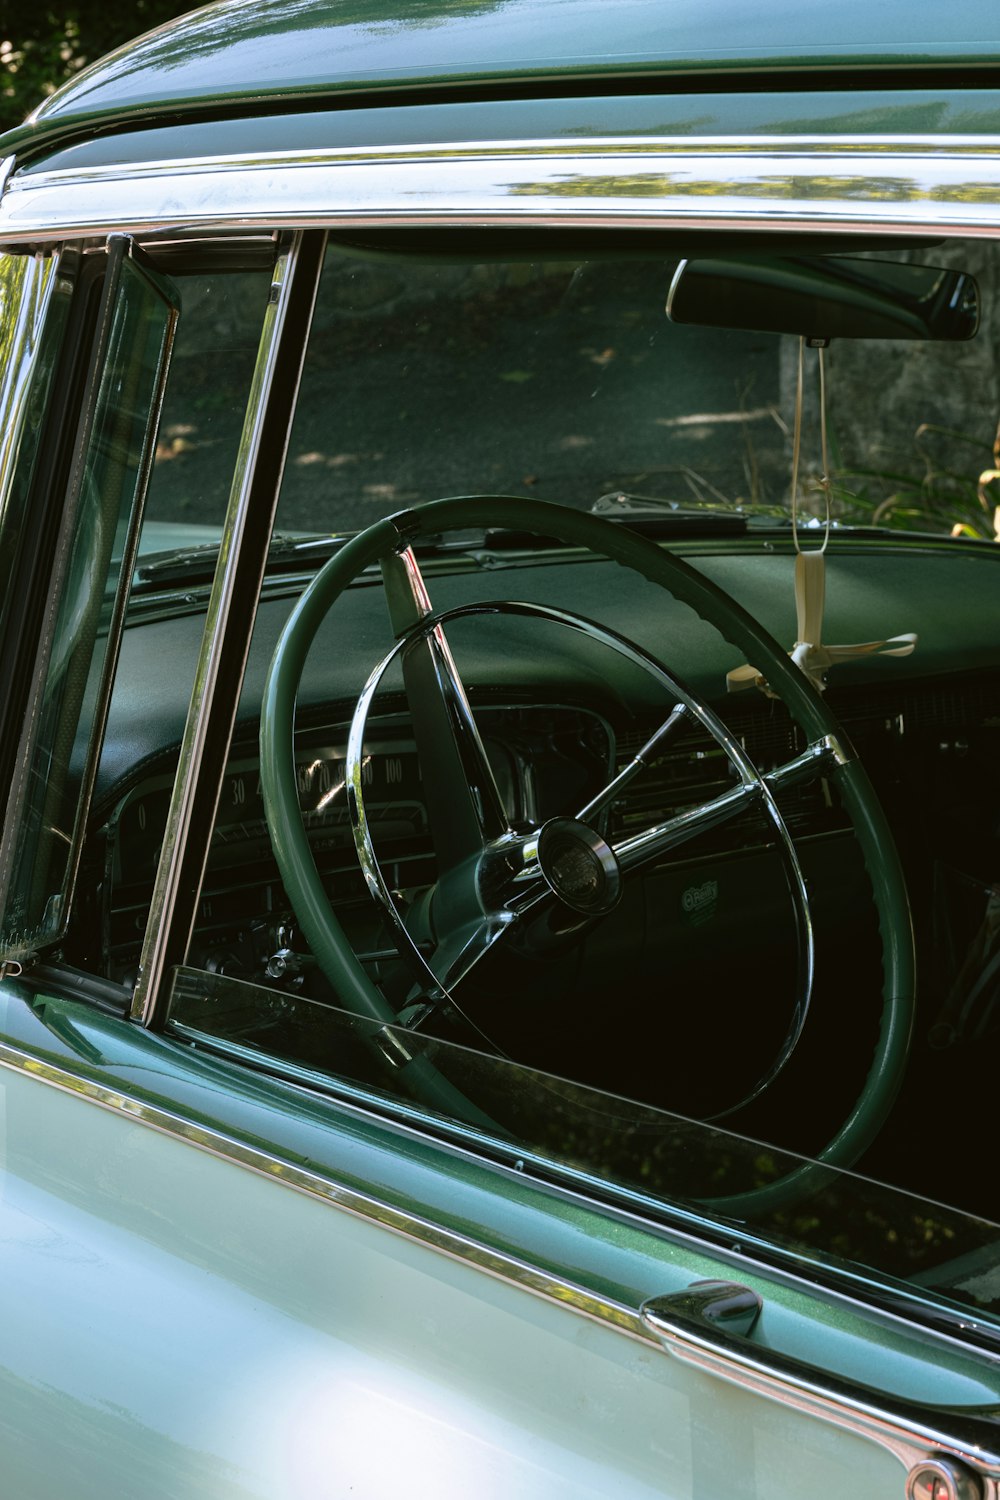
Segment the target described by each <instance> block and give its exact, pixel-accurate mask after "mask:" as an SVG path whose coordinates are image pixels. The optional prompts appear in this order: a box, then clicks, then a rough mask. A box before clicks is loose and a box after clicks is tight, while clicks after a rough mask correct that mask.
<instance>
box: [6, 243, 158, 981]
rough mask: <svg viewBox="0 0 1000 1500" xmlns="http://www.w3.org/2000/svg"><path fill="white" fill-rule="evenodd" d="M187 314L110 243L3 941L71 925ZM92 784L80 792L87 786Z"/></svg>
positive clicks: (120, 246) (24, 771)
mask: <svg viewBox="0 0 1000 1500" xmlns="http://www.w3.org/2000/svg"><path fill="white" fill-rule="evenodd" d="M176 316H177V301H176V296H175V294H174V292H173V290H172V288H171V286H170V284H169V282H167V281H166V280H165V279H163V278H162V277H159V276H157V275H156V274H155V273H154V272H152V271H151V270H150V269H149V268H148V267H146V266H143V265H142V264H141V263H140V258H139V257H138V255H137V254H136V253H135V252H133V251H132V248H131V246H130V245H128V243H127V242H123V241H117V242H115V243H114V245H113V247H112V249H111V251H110V252H109V262H108V269H107V273H106V277H105V284H104V289H103V292H102V297H101V304H100V309H99V312H98V320H97V334H96V346H95V350H94V355H93V360H92V364H91V374H90V376H89V378H88V384H87V388H86V390H85V392H84V396H83V403H82V410H81V418H80V426H79V430H78V434H77V439H76V446H75V451H74V455H73V460H72V468H71V478H70V491H69V495H68V498H67V504H66V508H65V512H64V522H63V526H62V530H61V533H60V536H59V538H58V541H57V544H56V562H55V568H54V586H53V590H52V597H51V603H50V611H51V614H50V617H49V623H47V625H46V627H45V628H44V631H43V642H42V647H41V651H42V655H43V658H44V659H42V660H40V661H39V662H38V664H37V670H36V685H35V698H34V704H33V712H32V713H30V714H29V715H28V719H27V727H26V729H25V733H24V739H23V741H22V748H21V753H20V755H19V782H18V783H17V784H16V785H15V792H16V794H17V796H16V801H15V802H14V803H13V805H18V806H20V808H21V816H20V817H19V818H18V819H16V820H13V819H12V820H9V822H8V826H9V828H10V830H11V832H10V834H9V835H8V843H7V844H6V845H5V846H4V847H3V849H2V850H0V897H3V901H4V915H3V930H2V943H3V949H2V951H3V953H4V955H5V956H8V957H12V958H17V957H18V956H19V955H23V954H25V953H28V952H33V951H35V950H36V949H37V948H39V947H41V946H43V945H45V944H47V943H52V942H54V941H56V940H57V939H58V937H59V936H60V935H61V933H62V932H63V930H64V923H65V920H66V913H67V908H68V904H69V899H70V894H71V891H72V886H73V879H74V875H75V870H76V864H77V861H78V858H79V849H80V840H81V837H82V826H83V822H84V820H85V818H86V811H87V806H88V801H89V787H90V784H91V782H92V777H93V770H94V757H95V754H96V747H97V745H98V744H99V740H100V735H101V732H102V729H103V719H104V714H105V712H106V707H107V697H108V694H109V692H110V684H111V679H112V675H113V671H114V665H115V659H116V654H117V649H118V642H119V638H120V632H121V622H122V618H123V614H124V607H125V600H126V598H127V594H128V587H129V581H130V577H131V570H132V565H133V562H134V555H135V545H136V541H137V537H138V525H139V518H140V515H141V509H142V502H143V499H144V495H145V490H146V483H147V480H148V477H149V468H150V463H151V460H152V454H153V443H154V441H155V434H156V424H157V418H158V414H159V403H160V400H161V397H162V390H163V383H164V380H165V377H166V370H167V364H168V360H169V354H170V346H171V342H172V338H173V331H174V325H175V322H176ZM81 787H82V789H83V790H82V794H81Z"/></svg>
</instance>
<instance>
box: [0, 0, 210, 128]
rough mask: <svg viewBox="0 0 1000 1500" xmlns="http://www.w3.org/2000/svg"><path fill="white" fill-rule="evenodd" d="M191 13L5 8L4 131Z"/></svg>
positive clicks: (120, 1)
mask: <svg viewBox="0 0 1000 1500" xmlns="http://www.w3.org/2000/svg"><path fill="white" fill-rule="evenodd" d="M191 8H192V7H191V6H190V5H188V4H185V3H184V0H76V3H75V4H70V5H67V6H60V7H58V8H56V7H55V6H47V5H38V6H28V5H27V4H25V3H24V0H21V3H20V4H17V5H10V4H5V5H0V128H2V129H3V130H9V129H10V128H11V127H12V126H15V125H19V124H20V123H21V121H22V120H23V119H24V117H25V115H27V114H29V113H30V112H31V110H33V109H34V108H35V107H36V106H37V105H38V104H40V103H41V101H42V100H43V99H44V98H45V97H46V96H47V95H48V94H51V93H53V92H54V90H55V89H57V88H59V86H60V85H61V84H63V83H65V82H66V81H67V80H68V79H70V78H72V77H73V76H74V75H75V74H76V73H79V72H80V70H81V69H82V68H85V67H86V66H87V64H88V63H92V62H96V61H97V59H98V58H99V57H103V55H104V54H105V53H106V52H111V51H112V50H113V49H114V48H115V47H120V46H122V44H123V43H125V42H128V41H131V40H132V38H133V37H136V36H138V35H139V34H140V33H141V32H143V31H149V30H150V29H151V28H152V27H154V26H160V25H162V23H163V22H164V21H169V20H172V19H173V17H175V16H178V15H183V14H184V13H185V12H186V11H188V10H190V9H191Z"/></svg>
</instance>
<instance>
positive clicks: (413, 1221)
mask: <svg viewBox="0 0 1000 1500" xmlns="http://www.w3.org/2000/svg"><path fill="white" fill-rule="evenodd" d="M0 1067H3V1068H10V1069H12V1070H14V1071H18V1072H22V1073H27V1074H30V1075H31V1077H33V1078H36V1079H37V1080H38V1081H39V1082H40V1083H45V1084H48V1085H49V1086H50V1087H53V1088H58V1089H61V1090H62V1091H63V1092H64V1093H69V1094H73V1095H76V1096H78V1097H80V1098H83V1099H86V1100H88V1101H89V1102H90V1103H91V1104H97V1105H99V1106H101V1107H102V1108H104V1109H109V1110H112V1111H113V1112H115V1113H117V1114H123V1115H127V1116H128V1117H129V1118H130V1119H133V1120H135V1121H137V1122H138V1123H139V1124H142V1125H146V1126H148V1127H150V1128H151V1129H153V1130H159V1131H162V1132H163V1133H164V1134H166V1135H169V1136H172V1137H174V1138H175V1139H178V1140H183V1141H186V1142H187V1143H188V1144H189V1145H191V1146H196V1147H197V1148H198V1149H199V1150H201V1151H207V1152H209V1153H210V1155H212V1156H216V1157H218V1158H219V1159H220V1160H222V1161H226V1162H229V1163H231V1164H233V1165H235V1166H239V1167H244V1168H246V1169H247V1170H248V1171H251V1172H257V1173H259V1174H260V1175H261V1176H264V1177H268V1178H271V1179H272V1180H277V1181H278V1182H280V1183H282V1184H283V1186H285V1187H288V1188H293V1189H295V1190H296V1191H297V1192H301V1193H307V1194H309V1195H310V1196H311V1197H313V1198H319V1199H320V1200H322V1201H323V1202H325V1203H328V1204H330V1205H331V1207H334V1208H339V1209H342V1210H343V1211H344V1212H345V1213H349V1214H353V1215H354V1216H355V1217H357V1218H361V1219H364V1220H366V1221H367V1222H369V1223H372V1224H376V1225H378V1226H380V1227H381V1228H383V1229H387V1230H389V1231H390V1232H391V1233H393V1234H399V1235H402V1236H404V1237H405V1238H406V1239H409V1240H412V1241H414V1242H415V1243H417V1244H421V1245H425V1246H427V1247H428V1248H429V1249H432V1250H438V1251H441V1252H442V1253H443V1254H446V1255H450V1256H452V1257H453V1258H454V1259H456V1260H460V1261H463V1262H465V1263H466V1264H468V1265H471V1266H474V1267H475V1268H476V1269H477V1270H480V1271H485V1272H486V1273H487V1274H488V1275H491V1276H496V1277H498V1278H500V1279H501V1280H503V1281H507V1282H510V1283H512V1284H513V1285H515V1286H518V1287H520V1288H522V1289H523V1290H524V1291H529V1292H534V1293H535V1294H536V1295H538V1296H541V1297H546V1298H548V1299H550V1300H551V1301H555V1302H558V1303H559V1304H560V1305H562V1306H564V1307H570V1308H572V1309H573V1311H574V1312H578V1313H582V1314H583V1315H584V1316H586V1317H590V1318H594V1319H595V1320H596V1321H598V1322H600V1323H605V1324H609V1325H610V1326H611V1327H613V1328H617V1329H618V1330H619V1331H620V1332H622V1333H627V1334H630V1335H631V1336H632V1337H633V1338H637V1339H641V1340H642V1341H643V1342H644V1343H647V1344H652V1345H654V1346H655V1345H656V1344H657V1343H658V1340H657V1338H656V1337H655V1335H654V1334H653V1333H652V1332H651V1330H650V1329H649V1328H648V1327H646V1326H645V1325H644V1324H643V1321H642V1318H641V1316H640V1314H639V1312H638V1310H636V1309H633V1308H630V1307H627V1306H625V1304H623V1303H620V1302H616V1301H615V1300H614V1299H613V1298H611V1297H607V1296H602V1295H600V1294H598V1293H596V1292H592V1291H590V1290H588V1289H587V1288H586V1287H583V1286H580V1285H579V1284H578V1283H576V1282H572V1281H569V1280H567V1279H566V1278H564V1277H561V1276H557V1275H555V1274H553V1273H552V1272H551V1271H546V1270H541V1269H539V1267H537V1266H533V1265H530V1264H529V1263H528V1262H527V1261H525V1260H521V1259H520V1258H519V1257H517V1256H515V1255H511V1254H508V1253H506V1252H504V1251H502V1250H496V1249H494V1248H493V1247H491V1246H489V1245H486V1244H484V1243H483V1242H482V1241H479V1240H474V1239H472V1238H471V1237H469V1236H468V1235H465V1234H459V1233H458V1232H457V1231H456V1230H452V1229H447V1228H444V1227H443V1226H442V1225H440V1224H435V1223H433V1222H432V1221H431V1220H430V1219H427V1218H424V1217H422V1216H420V1215H419V1214H414V1213H410V1212H408V1211H407V1210H405V1209H401V1208H397V1207H395V1206H394V1205H393V1204H391V1203H389V1202H387V1201H385V1200H384V1199H381V1198H377V1197H375V1196H374V1195H373V1194H370V1193H362V1192H358V1191H357V1189H355V1188H350V1187H346V1186H345V1185H344V1184H342V1183H337V1182H335V1181H333V1180H332V1179H331V1178H329V1177H325V1176H323V1175H322V1174H321V1173H319V1172H315V1171H310V1170H309V1169H308V1168H307V1167H302V1166H299V1165H297V1164H296V1163H295V1162H293V1161H290V1160H288V1159H286V1158H284V1157H281V1156H278V1155H276V1154H274V1153H272V1152H269V1151H265V1150H263V1149H262V1148H260V1147H259V1146H251V1145H249V1144H248V1143H247V1142H245V1141H241V1140H239V1139H237V1138H236V1137H235V1136H233V1135H228V1134H226V1133H225V1132H224V1131H222V1130H219V1129H218V1128H216V1127H213V1126H210V1125H199V1124H195V1123H194V1122H193V1121H192V1120H188V1119H185V1118H184V1117H183V1116H182V1115H179V1114H176V1113H174V1112H173V1111H172V1110H167V1109H163V1108H161V1107H160V1106H158V1105H155V1104H150V1103H149V1102H148V1101H146V1100H143V1099H139V1098H138V1097H136V1095H134V1094H129V1093H127V1092H125V1091H124V1090H119V1089H112V1088H108V1087H106V1086H105V1085H103V1084H100V1083H97V1082H95V1081H94V1080H92V1079H88V1078H83V1077H81V1076H79V1075H78V1074H76V1073H71V1072H69V1071H68V1070H67V1069H65V1068H60V1067H57V1066H56V1065H54V1064H53V1063H50V1062H46V1061H44V1060H43V1059H41V1058H38V1057H33V1056H32V1055H31V1054H30V1053H27V1052H22V1051H21V1050H20V1049H19V1048H16V1047H12V1046H10V1045H9V1043H6V1042H0Z"/></svg>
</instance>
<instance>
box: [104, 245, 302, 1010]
mask: <svg viewBox="0 0 1000 1500" xmlns="http://www.w3.org/2000/svg"><path fill="white" fill-rule="evenodd" d="M325 243H326V236H325V233H324V232H323V231H321V230H312V231H301V232H298V233H296V234H294V235H293V236H292V237H291V239H290V241H289V243H288V245H287V247H286V248H285V250H284V252H283V253H282V254H281V255H280V256H279V259H278V264H277V267H276V269H275V275H274V281H273V283H272V287H271V296H270V300H269V303H268V307H267V312H266V314H265V319H264V326H263V330H262V333H261V341H260V348H259V351H258V355H257V366H256V369H255V371H254V378H253V384H252V386H251V390H250V397H249V400H248V403H247V412H246V418H245V421H244V424H243V436H242V439H241V442H240V451H239V455H238V458H237V462H236V470H235V473H234V476H233V487H232V491H231V493H230V499H229V509H228V511H227V514H226V523H225V529H224V532H223V537H222V546H221V548H220V551H219V561H218V565H217V567H216V571H215V580H214V583H213V586H212V594H211V598H210V600H209V606H208V615H207V618H206V621H205V633H204V636H203V638H202V647H201V654H200V656H199V659H198V667H197V671H196V674H195V681H194V688H193V689H192V693H191V703H190V707H189V709H188V716H187V722H186V724H185V727H184V737H183V740H182V742H181V749H180V758H179V760H178V765H177V775H176V778H175V780H174V789H173V795H172V797H171V801H170V810H169V813H168V815H167V828H166V833H165V835H164V839H163V848H162V851H161V854H160V862H159V865H158V867H157V872H156V882H155V884H154V887H153V898H152V902H151V904H150V912H149V922H148V925H147V928H146V936H145V940H144V942H143V947H142V957H141V960H140V969H139V979H138V982H137V984H136V988H135V994H134V996H133V1000H132V1017H133V1019H135V1020H138V1021H141V1022H142V1024H143V1025H144V1026H147V1027H150V1028H153V1029H160V1028H161V1027H162V1026H163V1023H164V1021H165V1019H166V1014H165V1013H166V994H167V990H166V986H165V985H164V984H163V979H164V976H165V975H166V974H167V973H168V971H169V970H170V969H171V968H173V967H174V966H175V965H176V964H179V963H181V962H183V960H184V957H185V955H186V953H187V949H188V945H189V943H190V941H191V933H192V930H193V927H194V919H195V914H196V911H197V905H198V899H199V893H200V891H201V883H202V878H203V876H204V872H205V866H206V863H207V860H208V850H209V844H210V841H211V836H212V828H213V826H214V823H215V812H216V806H217V803H218V798H219V788H220V785H221V781H222V776H223V772H224V770H225V765H226V758H227V756H228V754H229V744H230V740H231V738H232V731H233V724H234V722H235V718H236V710H237V706H238V704H239V697H240V689H241V687H242V684H243V674H244V671H245V670H246V662H247V653H248V649H249V644H250V632H251V625H252V621H253V616H254V611H255V610H256V607H257V599H258V596H259V594H260V587H261V582H262V579H263V576H264V567H265V564H266V561H267V549H268V545H269V542H270V537H271V528H272V525H273V522H274V512H275V507H276V505H277V499H278V491H279V489H280V486H281V477H282V473H283V471H284V465H285V455H286V452H287V447H288V433H289V428H290V425H291V420H292V415H293V413H294V410H295V401H296V397H297V395H298V387H299V380H300V377H301V374H302V363H303V358H304V355H305V346H306V338H307V335H308V332H309V326H310V323H311V320H312V312H313V307H314V305H315V301H316V289H317V286H318V284H319V277H320V272H321V270H322V265H323V252H324V248H325Z"/></svg>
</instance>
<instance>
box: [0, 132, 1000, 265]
mask: <svg viewBox="0 0 1000 1500" xmlns="http://www.w3.org/2000/svg"><path fill="white" fill-rule="evenodd" d="M997 144H998V143H997V142H996V141H995V140H994V139H993V138H991V137H987V136H967V137H941V136H937V137H935V136H929V137H926V138H919V137H909V136H884V137H866V136H856V135H845V136H836V137H833V136H819V137H807V136H798V137H796V136H781V137H769V136H756V137H704V138H701V139H698V140H692V139H691V138H676V137H637V138H631V137H626V138H622V137H593V138H591V139H589V140H586V141H580V142H573V143H572V144H568V143H567V141H566V140H565V139H559V138H557V139H540V140H535V141H527V142H502V141H500V142H495V143H494V142H488V143H476V142H468V143H462V144H457V145H454V146H445V147H442V146H441V145H428V146H425V147H407V148H405V149H391V148H384V147H369V148H357V147H354V148H351V149H344V150H335V149H328V148H326V149H322V150H317V151H292V152H283V153H275V154H274V155H273V156H270V155H269V156H260V155H256V154H254V155H250V154H247V155H234V156H232V157H228V156H227V157H223V156H208V157H203V158H197V159H192V160H164V161H152V162H148V163H140V164H134V163H132V164H123V165H120V166H102V167H90V168H78V169H76V170H73V171H69V170H62V171H53V172H48V173H46V172H44V171H32V172H25V173H23V174H22V175H20V176H18V174H17V173H16V172H15V173H14V175H13V177H12V178H11V180H10V182H9V184H8V189H7V192H6V194H5V196H4V198H3V200H2V201H0V242H3V243H14V242H16V241H18V240H25V239H28V240H32V239H38V238H39V237H46V236H60V237H77V236H85V235H90V234H95V233H97V232H104V231H106V230H108V229H114V228H127V229H129V230H130V232H132V233H134V234H137V235H146V234H151V235H152V234H156V233H158V232H161V231H167V230H169V231H171V232H173V233H177V232H186V231H192V232H193V231H196V230H198V229H200V228H203V227H206V226H209V225H211V226H213V227H214V228H220V229H226V228H229V229H239V230H243V231H246V230H248V229H252V228H254V227H256V226H260V225H267V226H269V227H273V226H274V225H283V226H288V227H294V226H306V225H316V224H329V225H338V224H339V225H341V226H344V227H346V226H348V225H350V224H351V223H352V222H357V223H366V224H372V223H374V224H381V225H384V226H394V225H399V226H405V225H408V224H414V223H423V224H435V223H439V224H447V223H463V222H470V221H471V222H475V223H476V224H478V225H481V226H486V225H499V224H506V225H513V224H518V223H533V224H551V225H558V224H559V223H562V222H567V221H572V222H573V223H574V224H577V225H579V226H590V227H599V226H602V225H607V226H612V225H626V226H628V225H632V226H636V227H639V226H643V225H645V226H649V227H651V226H655V225H658V226H660V227H676V228H684V227H689V226H690V225H691V223H692V222H694V221H697V222H698V223H699V224H701V225H703V226H706V227H707V226H709V225H714V226H716V227H719V228H723V227H725V226H727V225H735V226H739V227H741V228H743V229H748V228H749V229H755V228H756V229H761V230H774V229H786V230H791V229H800V228H805V227H810V226H811V227H813V228H822V229H823V230H824V231H832V232H837V231H842V232H850V233H852V234H859V233H861V234H865V233H870V234H880V233H881V234H884V233H885V232H886V231H888V230H898V231H907V230H916V229H917V228H918V227H919V228H920V229H921V230H922V231H924V232H927V231H930V230H933V231H934V232H936V233H941V234H946V235H947V234H970V233H971V234H975V233H977V232H979V233H982V232H986V231H988V230H989V229H990V228H991V227H992V226H993V225H994V224H995V222H996V218H997V210H998V209H1000V154H998V150H997Z"/></svg>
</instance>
